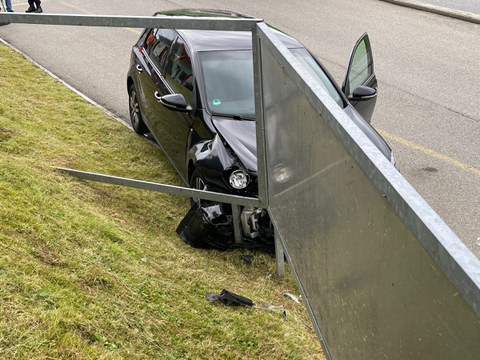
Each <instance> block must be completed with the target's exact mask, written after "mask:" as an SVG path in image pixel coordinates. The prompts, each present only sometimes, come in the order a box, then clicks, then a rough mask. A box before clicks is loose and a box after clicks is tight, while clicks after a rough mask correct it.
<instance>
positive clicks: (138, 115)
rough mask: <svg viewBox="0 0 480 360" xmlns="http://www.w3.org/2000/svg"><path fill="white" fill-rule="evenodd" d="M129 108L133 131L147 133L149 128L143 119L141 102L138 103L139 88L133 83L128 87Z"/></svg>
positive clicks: (141, 133)
mask: <svg viewBox="0 0 480 360" xmlns="http://www.w3.org/2000/svg"><path fill="white" fill-rule="evenodd" d="M128 110H129V113H130V122H131V124H132V128H133V131H135V132H136V133H137V134H140V135H143V134H145V133H147V132H148V128H147V125H145V122H144V121H143V116H142V112H141V111H140V104H139V103H138V97H137V90H136V89H135V85H133V84H132V85H130V87H129V88H128Z"/></svg>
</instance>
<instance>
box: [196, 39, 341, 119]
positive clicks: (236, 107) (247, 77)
mask: <svg viewBox="0 0 480 360" xmlns="http://www.w3.org/2000/svg"><path fill="white" fill-rule="evenodd" d="M290 51H291V52H292V54H293V55H294V56H295V57H296V58H297V60H298V61H299V62H300V63H301V64H302V65H303V66H304V67H305V68H306V69H307V70H308V72H309V73H310V74H311V75H312V77H313V78H314V79H315V80H317V82H318V83H319V84H320V85H321V86H322V87H323V88H324V89H325V91H326V92H327V93H328V94H330V96H331V97H332V98H333V99H334V100H335V101H336V102H337V104H339V105H340V106H342V107H343V102H342V99H341V96H340V95H339V93H338V92H337V90H336V88H335V87H334V86H333V84H332V83H331V81H330V80H329V78H328V77H327V75H326V74H325V73H324V71H323V70H322V69H321V68H320V66H319V65H318V64H317V62H316V61H315V59H314V58H313V57H312V56H311V55H310V53H309V52H308V51H307V50H306V49H304V48H299V49H290ZM199 59H200V66H201V70H202V73H203V82H204V89H205V94H206V101H207V107H208V109H209V110H210V111H211V112H212V113H213V114H217V115H229V116H239V117H246V118H254V116H255V99H254V98H255V96H254V91H253V88H254V87H253V55H252V51H251V50H222V51H208V52H200V53H199Z"/></svg>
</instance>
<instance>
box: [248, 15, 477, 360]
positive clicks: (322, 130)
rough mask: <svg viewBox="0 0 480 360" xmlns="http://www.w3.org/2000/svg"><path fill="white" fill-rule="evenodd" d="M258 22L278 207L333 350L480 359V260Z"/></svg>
mask: <svg viewBox="0 0 480 360" xmlns="http://www.w3.org/2000/svg"><path fill="white" fill-rule="evenodd" d="M257 28H258V29H259V36H260V44H261V46H260V52H261V59H262V69H263V71H264V73H263V82H262V91H263V92H264V104H263V109H264V114H263V117H262V118H261V119H263V120H264V122H265V123H264V125H263V127H264V128H265V135H266V138H265V148H266V149H267V153H266V164H267V169H268V171H267V179H268V196H269V199H268V209H269V212H270V214H271V219H272V220H273V221H274V223H275V226H276V228H277V230H278V233H279V235H280V237H281V242H282V244H283V246H284V248H285V252H286V254H287V257H288V260H289V263H290V265H291V267H292V268H293V270H294V272H295V274H296V277H297V280H298V282H299V284H300V286H301V289H302V292H303V294H304V299H305V300H306V303H307V306H308V308H309V310H310V313H311V317H312V319H313V322H314V324H315V328H316V329H317V331H318V333H319V337H320V339H322V342H323V343H324V348H325V349H326V352H327V354H328V356H329V357H330V358H332V359H359V358H362V359H377V358H382V359H383V358H388V359H452V358H462V359H476V358H477V357H478V354H479V353H480V341H478V339H480V261H479V260H478V259H477V258H476V257H475V256H474V255H473V254H472V253H471V252H470V251H469V250H468V249H467V247H466V246H465V245H464V244H463V243H462V242H461V241H460V240H459V239H458V238H457V236H456V235H455V234H454V233H453V232H452V231H451V230H450V229H449V227H448V226H447V225H446V224H445V223H444V222H443V221H442V220H441V219H440V217H439V216H438V215H437V214H436V213H435V212H434V211H433V210H432V209H431V207H430V206H429V205H428V204H427V203H426V202H425V201H424V200H423V199H422V198H421V197H420V195H419V194H418V193H417V192H416V191H415V190H414V189H413V188H412V187H411V186H410V184H409V183H408V182H407V181H406V180H405V179H404V178H403V177H402V176H401V175H400V174H399V173H398V171H397V170H396V169H395V168H394V167H393V165H392V164H391V163H390V162H389V161H387V160H386V159H385V157H384V156H383V155H382V154H381V153H380V152H379V151H378V149H377V148H376V147H375V146H373V144H372V143H371V142H370V141H369V140H368V138H366V136H365V135H364V134H363V133H362V132H361V131H360V130H359V129H358V128H357V127H356V126H355V125H353V124H352V122H351V121H350V120H349V118H348V117H347V115H346V114H345V113H344V112H343V110H342V109H341V108H340V107H338V106H337V105H336V104H335V103H334V102H333V100H332V99H331V98H330V97H329V96H328V95H327V94H326V93H325V91H324V90H323V89H322V88H321V87H320V86H319V85H318V84H317V83H316V82H315V81H313V79H311V77H310V76H309V74H308V73H307V71H306V70H304V69H303V67H302V66H301V65H300V64H299V63H298V62H297V60H296V59H295V58H294V57H293V56H292V54H291V53H290V51H289V50H288V49H286V48H285V46H284V45H283V44H282V43H281V42H280V41H279V40H278V39H277V38H276V37H275V36H274V35H272V34H271V31H270V30H269V28H268V27H267V26H266V25H265V24H258V25H257ZM279 89H281V90H279ZM277 143H281V146H277V145H276V144H277ZM279 169H280V170H281V171H280V173H281V174H283V175H284V174H290V177H289V178H288V179H285V176H282V177H277V172H278V171H279ZM459 293H460V294H461V295H462V296H459ZM447 334H449V335H447Z"/></svg>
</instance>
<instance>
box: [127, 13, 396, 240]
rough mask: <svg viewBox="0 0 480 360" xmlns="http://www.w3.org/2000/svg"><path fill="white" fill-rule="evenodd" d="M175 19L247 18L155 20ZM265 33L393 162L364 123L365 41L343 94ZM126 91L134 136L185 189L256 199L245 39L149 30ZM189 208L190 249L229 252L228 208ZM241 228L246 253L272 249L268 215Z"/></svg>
mask: <svg viewBox="0 0 480 360" xmlns="http://www.w3.org/2000/svg"><path fill="white" fill-rule="evenodd" d="M172 15H175V16H178V15H181V16H196V17H198V16H200V15H201V16H221V17H230V18H231V17H234V18H235V17H244V16H243V15H239V14H236V13H230V12H224V11H216V10H215V11H211V10H181V11H179V10H176V11H171V12H161V13H156V14H155V16H172ZM272 30H273V31H274V32H275V33H276V35H277V36H278V37H279V38H280V39H281V41H282V42H283V44H285V45H286V47H287V48H288V49H289V50H290V51H291V52H292V54H293V55H294V56H295V57H296V59H297V60H299V62H300V63H301V64H302V65H304V66H305V68H306V69H307V70H308V71H309V73H310V74H311V76H312V77H313V78H314V79H316V80H317V81H318V83H319V84H320V85H321V86H322V87H323V88H324V90H325V91H326V92H327V93H328V94H330V96H331V97H332V99H333V100H334V101H335V102H336V103H337V104H338V105H339V106H340V107H341V108H342V109H343V110H344V111H345V113H346V114H347V115H348V116H349V117H350V118H351V119H352V121H354V122H355V123H356V124H357V125H358V126H359V127H360V128H361V130H362V131H363V132H364V133H365V134H366V135H367V136H368V137H369V138H370V139H371V140H372V142H373V143H374V144H375V145H376V146H377V147H378V148H379V149H380V151H381V152H382V153H383V154H384V155H385V156H386V157H387V158H388V159H389V160H391V161H392V162H393V156H392V152H391V149H390V148H389V146H388V145H387V144H386V142H385V141H384V140H383V138H382V137H381V136H380V135H379V134H378V133H377V132H376V131H375V130H374V129H373V128H372V127H371V126H370V124H369V123H368V122H367V121H366V120H364V118H367V119H368V120H369V118H370V116H371V114H372V112H373V106H374V104H375V100H376V93H377V92H376V85H377V82H376V78H375V74H374V72H373V60H372V55H371V50H370V43H369V40H368V36H367V35H366V34H365V35H364V36H363V37H362V38H361V39H360V40H359V41H358V43H357V45H356V48H355V50H354V53H353V54H352V59H351V63H350V66H349V72H348V73H349V74H350V75H349V76H347V79H346V81H345V83H344V85H343V88H342V90H340V88H339V87H338V86H337V85H336V84H335V82H334V80H333V79H332V77H331V76H330V75H329V74H328V72H327V71H325V70H324V68H323V67H322V65H321V64H320V62H319V61H318V60H317V59H316V58H315V57H314V56H312V55H311V54H310V52H309V51H308V50H307V49H306V48H305V47H304V46H303V45H301V44H300V43H299V42H298V41H296V40H295V39H293V38H291V37H290V36H288V35H285V34H283V33H281V32H279V31H277V30H274V29H272ZM127 89H128V94H129V108H130V117H131V123H132V127H133V129H134V130H135V131H136V132H137V133H139V134H145V133H147V132H149V133H150V134H151V135H152V136H153V138H154V139H155V140H156V142H157V143H158V144H159V145H160V146H161V148H162V149H163V151H164V152H165V154H166V155H167V157H168V158H169V159H170V161H171V162H172V164H173V165H174V166H175V168H176V169H177V171H178V173H179V174H180V176H181V177H182V178H183V179H184V180H185V182H186V183H187V184H188V185H189V186H191V187H194V188H197V189H208V190H211V191H218V192H223V193H230V194H235V195H242V196H256V195H257V178H256V173H257V156H256V134H255V104H254V85H253V56H252V37H251V34H250V33H249V32H233V31H212V30H208V31H207V30H175V29H161V28H158V29H146V30H145V31H144V32H143V33H142V35H141V36H140V39H139V40H138V41H137V43H136V44H135V45H134V47H133V51H132V56H131V64H130V69H129V71H128V78H127ZM352 104H354V105H355V106H357V107H358V109H359V110H358V111H357V110H356V108H355V107H354V106H353V105H352ZM359 111H360V112H361V113H362V114H363V117H362V115H360V112H359ZM192 203H193V204H194V206H193V208H192V210H191V211H190V215H187V217H186V219H184V221H183V222H182V224H183V225H182V224H181V226H180V227H179V232H180V233H181V236H182V237H183V238H184V240H185V241H187V242H189V243H191V244H193V245H195V246H214V247H219V248H229V247H233V246H235V243H234V242H233V240H232V224H231V222H232V221H231V208H230V206H229V205H226V204H218V203H212V202H207V201H201V202H200V201H192ZM241 221H242V232H243V238H244V240H245V241H244V244H248V245H249V246H262V245H265V244H267V245H269V244H271V243H272V239H273V237H272V231H271V226H270V225H269V224H270V222H269V220H268V214H267V213H266V211H265V210H263V209H255V208H243V209H242V212H241ZM189 226H190V227H191V228H190V229H189V230H188V229H187V228H188V227H189ZM186 229H187V230H186Z"/></svg>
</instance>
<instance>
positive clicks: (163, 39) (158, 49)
mask: <svg viewBox="0 0 480 360" xmlns="http://www.w3.org/2000/svg"><path fill="white" fill-rule="evenodd" d="M174 38H175V32H174V31H173V30H170V29H154V30H153V31H152V32H151V33H150V34H149V35H148V37H147V40H146V42H145V44H146V50H147V53H148V55H149V56H150V59H151V60H152V61H153V63H154V64H155V66H156V67H157V69H158V70H159V71H161V69H162V68H163V65H164V63H165V58H166V56H167V53H168V49H169V48H170V46H171V44H172V41H173V39H174Z"/></svg>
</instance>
